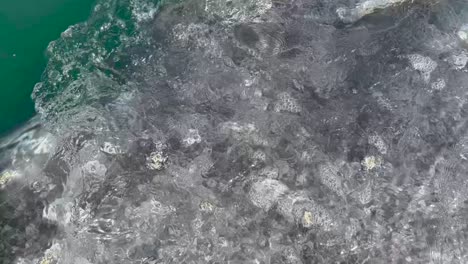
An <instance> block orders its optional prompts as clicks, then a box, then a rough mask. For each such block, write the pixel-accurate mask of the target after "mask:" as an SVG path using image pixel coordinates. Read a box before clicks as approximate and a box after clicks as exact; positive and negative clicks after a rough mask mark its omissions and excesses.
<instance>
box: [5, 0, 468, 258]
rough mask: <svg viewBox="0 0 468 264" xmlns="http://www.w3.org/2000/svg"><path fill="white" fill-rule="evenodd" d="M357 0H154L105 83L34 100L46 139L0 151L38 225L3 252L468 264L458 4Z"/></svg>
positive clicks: (467, 84)
mask: <svg viewBox="0 0 468 264" xmlns="http://www.w3.org/2000/svg"><path fill="white" fill-rule="evenodd" d="M368 2H369V1H360V2H359V3H349V2H345V1H320V0H315V1H314V0H310V1H274V2H271V3H269V2H263V1H259V2H257V3H256V4H255V3H252V2H249V1H218V2H210V1H207V2H204V1H198V0H192V1H190V0H188V1H184V2H181V3H177V4H174V3H172V4H167V5H165V6H164V7H163V8H162V9H161V10H160V12H159V13H158V14H157V15H156V16H155V18H154V19H151V20H150V21H147V22H146V23H144V24H143V25H141V27H140V28H139V30H140V31H142V32H144V34H142V35H141V36H145V37H147V39H146V40H147V41H146V42H145V43H150V45H149V46H138V45H139V44H141V43H140V42H138V43H139V44H138V45H137V44H135V46H136V47H134V46H131V45H130V46H128V47H126V48H124V49H123V50H122V52H123V54H132V56H133V57H132V56H127V57H125V58H128V57H131V58H128V59H129V60H130V61H131V62H132V63H130V62H129V63H128V65H127V66H126V67H122V68H119V69H118V70H117V69H115V67H114V66H113V65H111V64H109V65H104V66H102V65H101V66H100V67H98V68H97V69H96V70H99V71H101V70H102V71H104V73H106V74H103V75H102V76H100V77H96V78H97V79H98V80H99V81H100V85H102V84H108V85H110V86H112V89H111V92H109V90H107V89H104V90H98V91H91V92H89V94H93V97H90V98H84V99H83V100H85V101H86V102H88V104H86V106H84V105H80V104H79V102H73V103H72V104H68V102H67V104H63V105H62V106H63V108H60V109H64V110H63V112H56V110H57V109H58V108H57V106H58V105H59V104H60V103H61V101H60V100H61V98H60V97H55V96H56V95H55V94H53V93H52V92H51V94H49V95H48V96H50V97H47V96H45V97H44V98H46V99H44V98H42V99H40V100H39V101H40V102H41V103H42V104H43V105H41V106H40V107H41V109H42V110H43V111H44V112H43V114H45V117H44V120H45V121H44V125H45V127H46V128H48V129H49V130H50V131H51V133H52V135H53V138H54V140H53V142H52V143H51V145H52V146H53V147H52V148H51V151H50V152H45V153H42V154H37V155H32V157H29V156H28V155H27V154H21V155H20V153H21V152H20V151H16V152H14V151H13V150H14V149H18V148H21V147H22V145H21V144H19V145H16V146H15V147H10V148H7V147H5V148H4V150H3V153H7V154H4V155H5V159H2V160H5V162H2V163H1V164H2V166H4V167H5V168H9V169H14V170H17V171H20V173H21V174H22V175H23V176H22V177H19V178H18V179H16V180H13V183H14V184H19V185H21V184H23V185H22V186H24V188H23V189H22V193H21V194H22V195H19V196H18V197H15V198H11V199H12V202H14V201H22V199H26V200H28V201H34V203H37V204H40V206H39V207H34V206H32V205H29V206H26V208H27V209H24V210H19V211H16V210H14V209H9V210H10V211H14V212H17V213H18V216H17V217H23V215H27V214H30V215H32V216H33V217H28V218H26V217H25V219H28V220H27V221H26V222H25V225H32V226H41V225H44V224H43V223H47V227H48V229H46V230H45V229H42V231H40V232H36V233H34V232H31V234H32V235H31V237H30V239H33V238H34V237H36V236H37V237H40V238H41V240H34V241H33V242H31V243H25V242H19V243H17V247H19V248H21V250H18V251H15V254H16V256H17V257H20V258H18V262H19V263H35V262H40V261H41V259H42V261H44V260H47V261H54V262H58V263H463V262H466V261H468V252H467V250H466V248H467V247H466V243H467V238H466V232H467V228H468V226H467V224H466V220H465V219H466V217H467V216H468V212H467V209H468V208H467V201H468V191H467V190H468V180H467V179H466V177H465V175H466V172H467V171H468V167H467V166H468V165H467V163H466V159H467V157H468V154H467V153H468V134H467V131H466V130H467V128H468V127H467V125H468V124H467V121H466V120H467V114H468V113H467V111H466V108H467V104H466V102H467V99H468V98H467V94H466V91H467V89H468V75H467V72H466V63H467V62H468V59H466V58H467V55H466V54H467V52H468V51H467V50H466V46H464V44H463V41H464V40H463V39H461V38H460V33H459V31H460V30H463V23H462V22H463V21H464V19H466V18H467V17H468V16H467V14H468V13H464V12H466V11H463V10H464V9H463V8H465V10H466V9H467V8H468V7H467V4H464V3H462V2H459V1H441V2H440V3H432V2H431V4H427V2H426V3H424V4H421V3H416V2H414V3H406V2H405V3H404V1H390V3H392V4H389V5H384V6H383V7H382V6H381V5H380V4H379V5H378V7H379V8H375V10H374V9H372V10H373V11H372V12H373V13H372V14H364V15H362V16H359V17H357V18H356V17H355V18H353V19H344V18H343V17H342V16H340V14H341V15H342V13H340V12H337V10H339V8H347V9H348V10H352V9H353V8H357V7H356V6H359V5H363V4H369V5H371V4H372V3H368ZM380 2H383V1H380ZM400 2H401V3H400ZM464 58H465V59H464ZM102 63H107V62H105V61H104V62H102ZM106 69H107V70H106ZM109 69H112V70H109ZM100 73H101V72H100ZM84 76H85V77H89V76H88V75H84ZM83 78H84V77H83ZM93 80H94V79H93ZM44 83H45V84H44V86H43V87H46V85H47V80H46V81H45V82H44ZM104 86H105V85H104ZM57 87H58V86H57ZM76 87H77V86H73V87H72V88H73V89H77V88H76ZM84 87H85V88H87V89H90V88H89V87H88V86H84ZM90 87H92V86H90ZM99 87H101V88H102V86H99ZM66 88H67V87H66ZM72 88H70V89H72ZM81 88H82V87H81V86H80V87H79V89H81ZM38 89H40V87H39V88H38ZM83 89H84V88H83ZM38 91H41V90H38ZM65 91H69V90H65ZM72 91H74V90H72ZM36 92H37V91H36ZM45 92H46V91H45ZM67 96H68V94H67ZM66 98H68V97H66ZM70 105H71V106H72V107H71V108H70V109H71V110H69V109H68V107H70ZM80 107H81V108H80ZM79 110H80V111H79ZM48 111H52V113H50V115H48ZM57 122H58V123H57ZM33 138H34V137H33ZM13 142H14V141H13ZM29 152H30V151H29ZM29 152H27V151H26V153H29ZM465 155H466V156H465ZM12 160H13V161H12ZM25 160H27V161H25ZM31 160H32V161H33V164H39V165H37V169H35V170H33V169H31V168H30V166H31V165H30V163H31V162H30V161H31ZM3 164H5V165H3ZM26 183H27V184H26ZM12 186H13V187H11V188H10V187H9V188H7V189H5V190H6V192H7V193H8V190H15V189H14V185H12ZM41 186H42V187H41ZM33 191H34V192H35V193H36V194H35V195H30V194H29V192H33ZM33 208H35V209H34V210H33ZM28 209H29V210H28ZM39 209H40V210H39ZM39 211H43V212H42V214H41V212H39ZM31 212H35V213H31ZM18 228H19V229H20V233H21V232H23V233H25V232H26V231H24V230H25V229H24V228H23V227H18ZM52 231H53V232H52ZM41 234H44V236H41ZM52 237H53V238H54V240H53V243H52ZM48 242H49V243H52V245H50V244H48ZM38 245H41V246H38ZM46 248H49V249H48V250H46V251H44V250H45V249H46Z"/></svg>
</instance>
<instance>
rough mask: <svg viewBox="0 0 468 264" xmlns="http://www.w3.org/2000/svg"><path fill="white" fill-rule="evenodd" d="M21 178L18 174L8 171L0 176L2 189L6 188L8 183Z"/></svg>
mask: <svg viewBox="0 0 468 264" xmlns="http://www.w3.org/2000/svg"><path fill="white" fill-rule="evenodd" d="M17 176H19V174H18V172H16V171H11V170H6V171H4V172H2V173H1V174H0V187H3V186H5V185H6V184H7V183H8V182H10V181H11V180H12V179H14V178H15V177H17Z"/></svg>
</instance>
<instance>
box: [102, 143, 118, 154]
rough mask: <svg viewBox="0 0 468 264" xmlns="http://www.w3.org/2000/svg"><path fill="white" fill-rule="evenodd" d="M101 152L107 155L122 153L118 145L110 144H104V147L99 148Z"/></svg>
mask: <svg viewBox="0 0 468 264" xmlns="http://www.w3.org/2000/svg"><path fill="white" fill-rule="evenodd" d="M101 151H102V152H104V153H107V154H111V155H115V154H120V153H122V151H121V149H120V147H119V146H118V145H114V144H112V143H110V142H104V145H102V147H101Z"/></svg>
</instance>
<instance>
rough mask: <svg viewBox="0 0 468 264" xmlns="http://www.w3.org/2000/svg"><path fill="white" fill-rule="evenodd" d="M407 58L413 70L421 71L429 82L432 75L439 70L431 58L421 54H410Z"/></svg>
mask: <svg viewBox="0 0 468 264" xmlns="http://www.w3.org/2000/svg"><path fill="white" fill-rule="evenodd" d="M407 58H408V60H409V62H410V64H411V66H412V67H413V69H415V70H417V71H419V72H420V73H421V74H422V76H423V78H424V80H425V81H426V82H428V81H429V80H430V78H431V73H432V72H433V71H434V70H435V69H436V68H437V63H436V62H435V61H434V60H432V59H431V58H429V57H426V56H422V55H420V54H410V55H408V56H407Z"/></svg>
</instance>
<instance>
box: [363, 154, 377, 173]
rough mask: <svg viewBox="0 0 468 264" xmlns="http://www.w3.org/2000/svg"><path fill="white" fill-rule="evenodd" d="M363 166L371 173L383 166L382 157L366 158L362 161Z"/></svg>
mask: <svg viewBox="0 0 468 264" xmlns="http://www.w3.org/2000/svg"><path fill="white" fill-rule="evenodd" d="M361 165H362V167H363V168H364V169H365V170H366V171H371V170H373V169H375V168H378V167H380V166H381V165H382V159H381V158H380V157H375V156H366V157H364V159H363V160H362V161H361Z"/></svg>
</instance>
